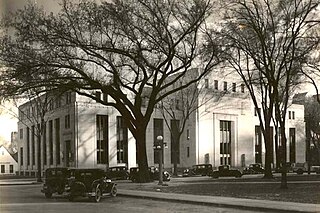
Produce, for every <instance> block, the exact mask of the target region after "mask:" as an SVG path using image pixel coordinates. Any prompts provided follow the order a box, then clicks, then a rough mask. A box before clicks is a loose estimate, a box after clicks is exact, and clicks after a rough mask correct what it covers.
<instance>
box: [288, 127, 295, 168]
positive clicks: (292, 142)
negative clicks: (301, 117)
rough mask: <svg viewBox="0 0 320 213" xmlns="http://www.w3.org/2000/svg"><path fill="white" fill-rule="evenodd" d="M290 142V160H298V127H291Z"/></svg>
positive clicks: (293, 161) (292, 161)
mask: <svg viewBox="0 0 320 213" xmlns="http://www.w3.org/2000/svg"><path fill="white" fill-rule="evenodd" d="M289 143H290V162H291V163H295V162H296V129H295V128H290V129H289Z"/></svg>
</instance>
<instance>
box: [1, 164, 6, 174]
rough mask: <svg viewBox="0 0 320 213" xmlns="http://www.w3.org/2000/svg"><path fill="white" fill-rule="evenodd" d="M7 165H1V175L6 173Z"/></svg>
mask: <svg viewBox="0 0 320 213" xmlns="http://www.w3.org/2000/svg"><path fill="white" fill-rule="evenodd" d="M5 171H6V170H5V165H1V173H5Z"/></svg>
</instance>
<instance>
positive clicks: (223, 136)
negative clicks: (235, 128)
mask: <svg viewBox="0 0 320 213" xmlns="http://www.w3.org/2000/svg"><path fill="white" fill-rule="evenodd" d="M220 164H221V165H226V164H229V165H230V164H231V121H224V120H221V121H220Z"/></svg>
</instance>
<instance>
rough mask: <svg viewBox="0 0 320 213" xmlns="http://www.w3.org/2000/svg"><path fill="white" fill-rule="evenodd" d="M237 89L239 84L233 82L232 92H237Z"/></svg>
mask: <svg viewBox="0 0 320 213" xmlns="http://www.w3.org/2000/svg"><path fill="white" fill-rule="evenodd" d="M236 91H237V84H236V83H232V92H236Z"/></svg>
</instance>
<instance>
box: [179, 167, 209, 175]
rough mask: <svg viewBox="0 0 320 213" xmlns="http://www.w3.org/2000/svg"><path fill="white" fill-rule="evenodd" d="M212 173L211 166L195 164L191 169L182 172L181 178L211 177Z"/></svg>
mask: <svg viewBox="0 0 320 213" xmlns="http://www.w3.org/2000/svg"><path fill="white" fill-rule="evenodd" d="M212 172H213V169H212V165H211V164H197V165H193V166H192V168H191V169H185V170H184V171H183V174H182V176H184V177H188V176H194V175H201V176H211V175H212Z"/></svg>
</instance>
